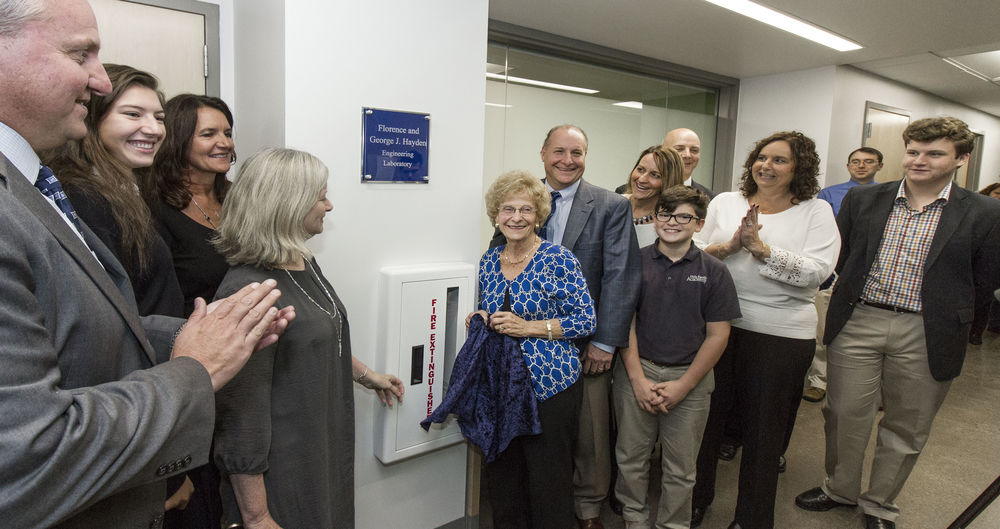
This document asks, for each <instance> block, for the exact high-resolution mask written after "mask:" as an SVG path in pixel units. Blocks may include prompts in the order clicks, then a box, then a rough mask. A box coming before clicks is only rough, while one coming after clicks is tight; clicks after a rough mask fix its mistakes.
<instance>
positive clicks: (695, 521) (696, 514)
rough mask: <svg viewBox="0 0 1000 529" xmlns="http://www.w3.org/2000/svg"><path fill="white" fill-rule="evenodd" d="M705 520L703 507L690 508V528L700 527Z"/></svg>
mask: <svg viewBox="0 0 1000 529" xmlns="http://www.w3.org/2000/svg"><path fill="white" fill-rule="evenodd" d="M704 519H705V508H704V507H691V527H692V529H693V528H695V527H698V526H699V525H701V522H702V521H703V520H704Z"/></svg>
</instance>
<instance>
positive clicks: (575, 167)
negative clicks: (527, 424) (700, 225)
mask: <svg viewBox="0 0 1000 529" xmlns="http://www.w3.org/2000/svg"><path fill="white" fill-rule="evenodd" d="M541 156H542V162H543V163H544V164H545V186H546V187H547V188H548V189H549V191H550V192H558V193H559V196H558V197H556V198H555V199H554V201H553V203H554V204H555V208H554V209H553V212H552V214H551V216H550V218H549V221H548V222H547V223H546V233H543V234H542V235H545V236H546V238H548V239H549V240H551V241H553V242H556V243H559V244H562V245H563V246H565V247H566V248H569V249H570V251H572V252H573V254H574V255H576V258H577V259H579V261H580V265H581V267H582V269H583V275H584V277H586V279H587V287H588V288H589V289H590V295H591V297H592V298H593V299H594V305H595V307H596V311H597V331H596V332H595V333H594V335H593V336H592V337H591V340H589V341H585V342H584V343H581V344H579V346H580V350H581V353H582V355H583V373H584V376H583V393H584V397H583V403H582V407H581V408H580V434H579V438H578V439H577V444H576V450H575V454H574V465H573V466H574V470H573V474H574V475H573V489H574V490H573V496H574V507H575V509H576V516H577V518H578V519H579V521H580V526H581V527H583V528H586V529H591V528H601V527H603V526H602V525H601V521H600V518H599V516H600V511H601V503H602V502H603V501H604V499H605V497H606V496H607V492H608V487H609V485H610V483H611V448H610V446H611V443H610V440H609V421H610V417H609V414H610V411H609V398H610V391H611V371H610V368H611V361H612V360H613V359H614V352H615V348H616V347H625V346H626V345H628V332H629V325H630V323H631V321H632V313H633V312H635V304H636V301H637V300H638V298H639V287H640V284H641V283H642V269H641V268H640V266H641V263H640V260H639V244H638V243H637V242H636V238H635V229H634V228H633V227H632V223H631V219H632V208H631V206H630V205H629V202H628V200H627V199H625V198H624V197H622V196H621V195H616V194H615V193H612V192H611V191H608V190H606V189H601V188H599V187H597V186H594V185H591V184H589V183H587V182H586V181H584V180H583V171H584V169H585V167H586V159H587V135H586V134H584V132H583V130H581V129H580V128H579V127H575V126H573V125H561V126H558V127H555V128H553V129H552V130H550V131H549V133H548V135H546V136H545V142H544V143H543V144H542V151H541Z"/></svg>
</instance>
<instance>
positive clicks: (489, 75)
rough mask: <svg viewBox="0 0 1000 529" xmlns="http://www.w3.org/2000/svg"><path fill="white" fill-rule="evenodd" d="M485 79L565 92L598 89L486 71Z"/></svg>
mask: <svg viewBox="0 0 1000 529" xmlns="http://www.w3.org/2000/svg"><path fill="white" fill-rule="evenodd" d="M486 78H487V79H496V80H497V81H509V82H511V83H517V84H527V85H532V86H541V87H542V88H552V89H554V90H565V91H567V92H577V93H580V94H596V93H597V92H598V90H592V89H590V88H580V87H579V86H570V85H565V84H556V83H547V82H545V81H536V80H534V79H525V78H523V77H514V76H513V75H503V74H499V73H490V72H486Z"/></svg>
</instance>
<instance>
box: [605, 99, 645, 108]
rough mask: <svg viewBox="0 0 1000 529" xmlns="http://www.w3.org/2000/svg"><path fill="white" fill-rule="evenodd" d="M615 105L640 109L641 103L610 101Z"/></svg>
mask: <svg viewBox="0 0 1000 529" xmlns="http://www.w3.org/2000/svg"><path fill="white" fill-rule="evenodd" d="M611 104H612V105H614V106H616V107H626V108H637V109H639V110H642V103H640V102H638V101H619V102H617V103H611Z"/></svg>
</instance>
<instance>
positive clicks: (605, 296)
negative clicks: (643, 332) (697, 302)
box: [490, 180, 642, 353]
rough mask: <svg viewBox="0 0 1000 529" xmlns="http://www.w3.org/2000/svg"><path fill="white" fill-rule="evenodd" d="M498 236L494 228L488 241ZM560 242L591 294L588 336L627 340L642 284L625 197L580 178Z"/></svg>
mask: <svg viewBox="0 0 1000 529" xmlns="http://www.w3.org/2000/svg"><path fill="white" fill-rule="evenodd" d="M504 242H505V241H504V237H503V234H501V233H499V231H498V232H497V233H496V234H495V235H494V236H493V240H492V241H491V242H490V246H491V247H494V246H499V245H501V244H504ZM561 244H562V245H563V246H565V247H566V248H568V249H569V250H570V251H571V252H573V255H575V256H576V258H577V260H579V261H580V267H581V269H582V270H583V276H584V278H586V280H587V288H589V289H590V297H592V298H593V299H594V308H595V312H596V314H597V330H596V331H595V332H594V335H593V336H591V337H590V339H591V340H593V341H595V342H599V343H602V344H606V345H610V346H613V347H625V346H627V345H628V332H629V327H630V326H631V324H632V315H633V314H634V313H635V305H636V303H637V302H638V300H639V289H640V288H641V286H642V263H641V261H640V259H639V243H638V241H637V240H636V238H635V228H633V227H632V206H631V205H630V204H629V201H628V199H626V198H625V197H623V196H621V195H618V194H615V193H612V192H611V191H608V190H607V189H603V188H600V187H597V186H595V185H591V184H590V183H588V182H587V181H585V180H581V181H580V187H579V188H577V190H576V196H574V197H573V205H572V206H571V207H570V210H569V218H568V219H567V220H566V229H565V230H564V231H563V238H562V241H561ZM582 352H583V351H581V353H582Z"/></svg>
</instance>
